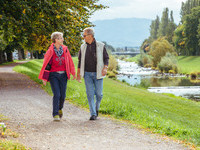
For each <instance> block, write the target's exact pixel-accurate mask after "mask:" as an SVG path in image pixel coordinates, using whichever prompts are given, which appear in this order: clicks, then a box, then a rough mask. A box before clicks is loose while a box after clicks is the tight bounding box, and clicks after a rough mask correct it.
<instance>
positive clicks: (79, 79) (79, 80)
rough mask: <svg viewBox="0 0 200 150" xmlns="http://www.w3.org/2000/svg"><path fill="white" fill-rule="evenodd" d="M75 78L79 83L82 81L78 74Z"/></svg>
mask: <svg viewBox="0 0 200 150" xmlns="http://www.w3.org/2000/svg"><path fill="white" fill-rule="evenodd" d="M76 80H77V81H78V82H79V83H81V82H82V81H81V76H80V75H77V78H76Z"/></svg>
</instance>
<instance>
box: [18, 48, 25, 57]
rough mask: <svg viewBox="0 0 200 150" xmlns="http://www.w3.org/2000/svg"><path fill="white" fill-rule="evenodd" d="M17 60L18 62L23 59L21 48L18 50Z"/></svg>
mask: <svg viewBox="0 0 200 150" xmlns="http://www.w3.org/2000/svg"><path fill="white" fill-rule="evenodd" d="M18 59H19V60H22V59H25V54H24V49H23V48H19V49H18Z"/></svg>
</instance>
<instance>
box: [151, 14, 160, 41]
mask: <svg viewBox="0 0 200 150" xmlns="http://www.w3.org/2000/svg"><path fill="white" fill-rule="evenodd" d="M159 24H160V19H159V17H158V16H156V19H155V20H153V21H152V23H151V26H150V39H151V42H153V41H154V40H156V39H157V38H158V29H159Z"/></svg>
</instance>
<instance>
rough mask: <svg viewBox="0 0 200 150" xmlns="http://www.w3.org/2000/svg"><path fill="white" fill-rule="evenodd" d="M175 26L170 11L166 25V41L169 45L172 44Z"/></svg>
mask: <svg viewBox="0 0 200 150" xmlns="http://www.w3.org/2000/svg"><path fill="white" fill-rule="evenodd" d="M176 27H177V26H176V24H175V23H174V18H173V11H171V13H170V19H169V23H168V26H167V32H166V37H167V40H168V41H169V43H171V44H172V43H173V40H172V38H173V36H174V31H175V29H176Z"/></svg>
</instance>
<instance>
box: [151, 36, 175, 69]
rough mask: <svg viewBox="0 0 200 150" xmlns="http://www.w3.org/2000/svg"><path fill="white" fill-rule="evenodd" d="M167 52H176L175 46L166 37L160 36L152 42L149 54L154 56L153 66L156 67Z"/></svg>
mask: <svg viewBox="0 0 200 150" xmlns="http://www.w3.org/2000/svg"><path fill="white" fill-rule="evenodd" d="M167 52H170V53H175V54H176V52H175V50H174V47H173V46H172V45H171V44H170V43H169V42H168V41H167V40H166V39H165V38H159V39H157V40H156V41H154V42H153V43H152V44H151V48H150V52H149V54H150V55H152V56H153V59H152V62H153V66H154V67H156V66H157V65H158V63H159V62H160V61H161V58H162V57H164V56H165V55H166V53H167Z"/></svg>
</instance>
